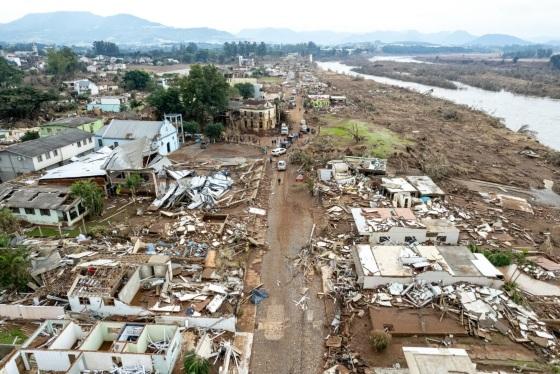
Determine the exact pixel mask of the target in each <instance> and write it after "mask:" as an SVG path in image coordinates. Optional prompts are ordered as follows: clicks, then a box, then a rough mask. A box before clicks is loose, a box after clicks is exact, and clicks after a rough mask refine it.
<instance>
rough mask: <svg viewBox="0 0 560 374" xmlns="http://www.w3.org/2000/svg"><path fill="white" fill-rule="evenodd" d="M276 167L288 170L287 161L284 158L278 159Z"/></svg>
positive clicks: (280, 169)
mask: <svg viewBox="0 0 560 374" xmlns="http://www.w3.org/2000/svg"><path fill="white" fill-rule="evenodd" d="M276 169H278V171H285V170H286V161H284V160H280V161H278V163H277V164H276Z"/></svg>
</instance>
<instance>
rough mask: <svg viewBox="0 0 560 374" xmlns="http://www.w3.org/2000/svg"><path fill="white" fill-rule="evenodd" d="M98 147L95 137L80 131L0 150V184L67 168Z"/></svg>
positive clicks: (74, 130) (65, 132)
mask: <svg viewBox="0 0 560 374" xmlns="http://www.w3.org/2000/svg"><path fill="white" fill-rule="evenodd" d="M94 147H95V144H94V141H93V135H92V134H90V133H89V132H85V131H82V130H78V129H68V130H66V131H64V132H61V133H58V134H56V135H52V136H48V137H45V138H39V139H34V140H29V141H26V142H23V143H18V144H14V145H11V146H9V147H6V148H4V149H2V150H0V182H5V181H8V180H10V179H13V178H16V177H18V176H20V175H23V174H26V173H31V172H34V171H38V170H45V169H50V168H53V167H56V166H61V165H64V164H65V163H68V162H69V160H70V159H71V158H72V157H76V156H81V155H84V154H87V153H89V152H91V151H92V150H93V149H94Z"/></svg>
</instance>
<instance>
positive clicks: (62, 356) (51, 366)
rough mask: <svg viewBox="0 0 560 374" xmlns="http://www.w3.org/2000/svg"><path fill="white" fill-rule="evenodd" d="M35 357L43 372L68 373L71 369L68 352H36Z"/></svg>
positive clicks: (34, 352)
mask: <svg viewBox="0 0 560 374" xmlns="http://www.w3.org/2000/svg"><path fill="white" fill-rule="evenodd" d="M33 356H34V357H35V362H36V363H37V367H38V368H39V369H40V370H41V371H66V370H68V369H69V368H70V357H69V356H68V352H66V351H48V350H45V351H42V350H34V351H33Z"/></svg>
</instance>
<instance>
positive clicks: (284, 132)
mask: <svg viewBox="0 0 560 374" xmlns="http://www.w3.org/2000/svg"><path fill="white" fill-rule="evenodd" d="M289 133H290V129H289V128H288V126H287V125H286V124H285V123H283V124H282V126H281V127H280V135H288V134H289Z"/></svg>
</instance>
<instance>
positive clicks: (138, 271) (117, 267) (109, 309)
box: [68, 255, 172, 317]
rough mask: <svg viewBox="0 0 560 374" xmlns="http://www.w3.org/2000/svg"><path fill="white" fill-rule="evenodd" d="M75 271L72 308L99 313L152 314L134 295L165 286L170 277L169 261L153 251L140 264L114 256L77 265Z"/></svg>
mask: <svg viewBox="0 0 560 374" xmlns="http://www.w3.org/2000/svg"><path fill="white" fill-rule="evenodd" d="M77 270H78V274H77V275H76V278H75V279H74V282H73V283H72V286H71V287H70V290H69V291H68V302H69V303H70V308H71V309H72V311H73V312H76V313H83V312H86V311H87V312H89V313H93V314H95V315H98V316H102V317H107V316H144V315H150V314H152V313H151V312H150V311H149V310H148V308H146V307H144V306H143V305H142V304H140V303H139V301H138V300H137V299H136V298H135V296H136V294H137V293H138V292H139V291H140V290H141V289H150V288H155V287H156V286H157V287H161V288H162V289H167V287H169V281H170V280H171V278H172V272H171V261H170V259H169V257H167V256H158V255H154V256H151V257H150V260H149V261H148V262H147V263H145V264H141V265H132V264H123V263H120V262H118V261H113V260H105V259H100V260H94V261H91V262H83V263H80V264H79V265H78V266H77Z"/></svg>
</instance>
